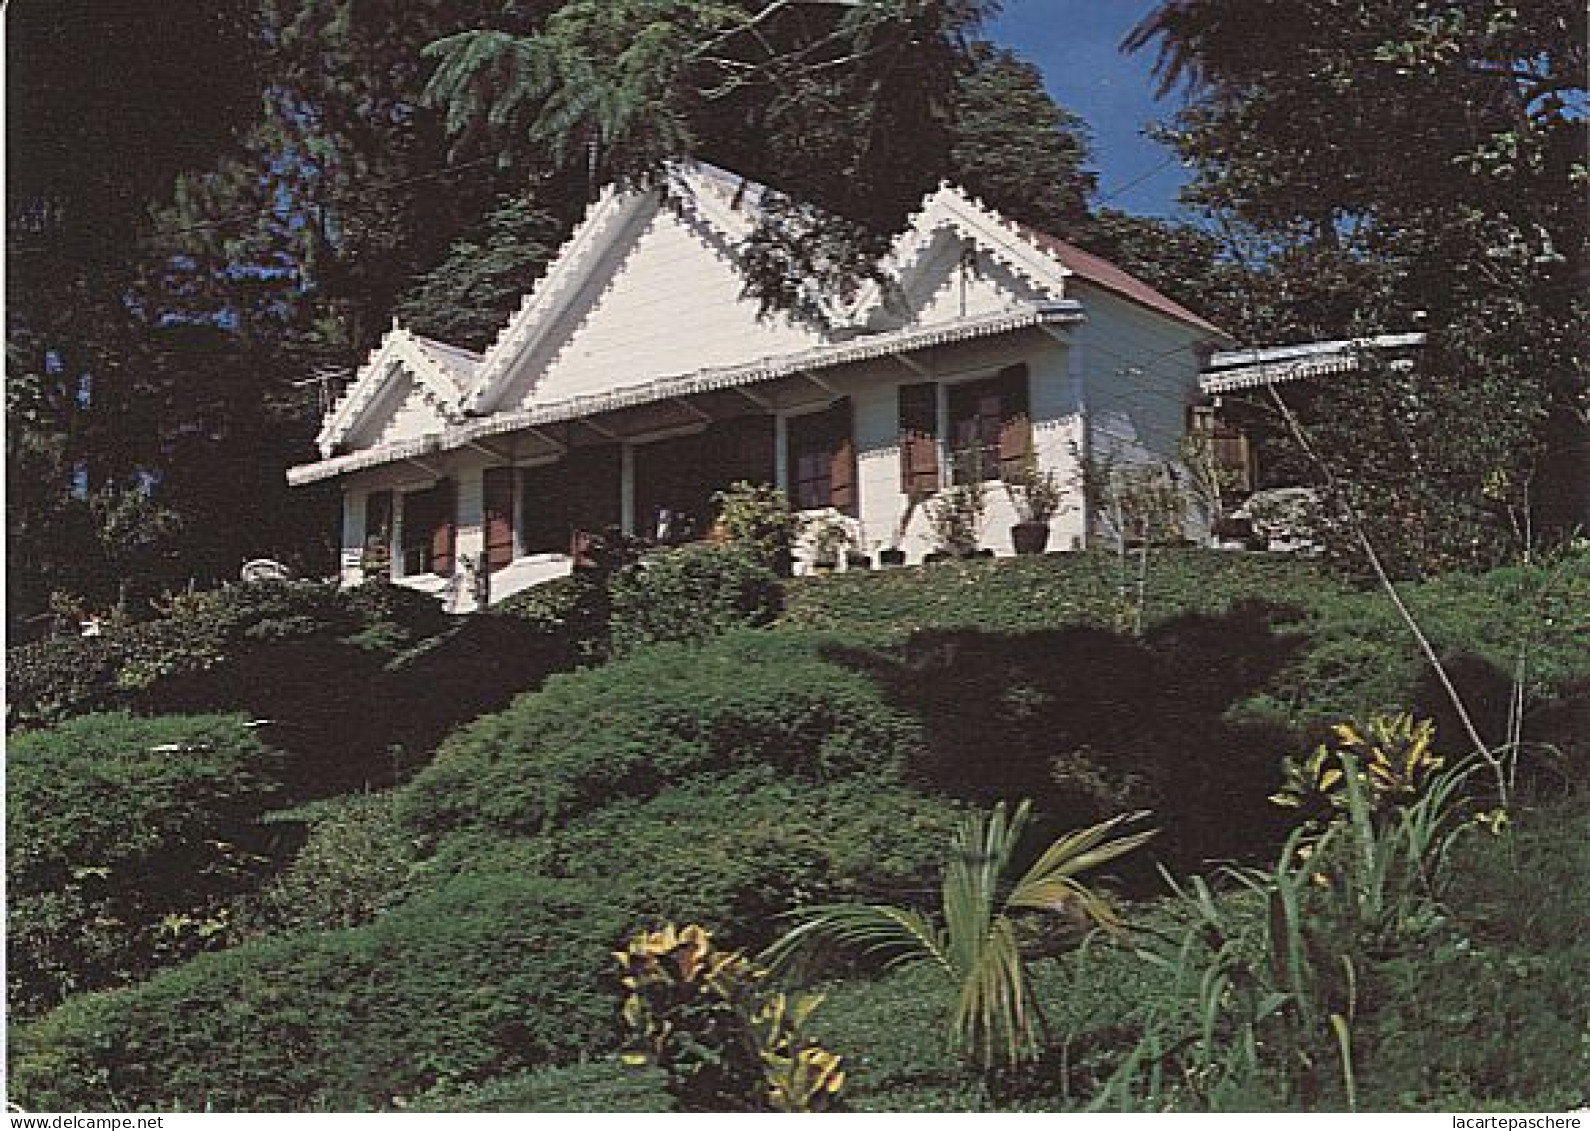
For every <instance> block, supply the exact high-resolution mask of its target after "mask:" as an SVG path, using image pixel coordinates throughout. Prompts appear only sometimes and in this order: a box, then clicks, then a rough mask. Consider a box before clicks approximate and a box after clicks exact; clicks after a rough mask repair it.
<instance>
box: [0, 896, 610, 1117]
mask: <svg viewBox="0 0 1590 1131" xmlns="http://www.w3.org/2000/svg"><path fill="white" fill-rule="evenodd" d="M622 933H623V924H622V923H621V922H620V921H619V919H618V917H617V915H616V914H615V913H614V912H612V911H610V910H608V909H607V905H606V901H605V900H604V899H603V897H602V893H601V892H600V891H599V890H597V889H592V888H588V887H585V886H584V885H581V884H576V883H572V882H568V881H550V880H544V879H540V878H537V877H533V876H503V875H497V876H489V875H483V876H472V877H465V878H462V879H459V880H456V881H453V882H451V883H448V884H446V885H443V886H441V887H439V888H438V889H437V890H436V891H434V892H432V893H430V894H428V895H426V896H424V897H423V898H417V899H415V900H413V901H411V902H409V903H406V904H404V905H402V906H401V907H399V908H397V909H395V910H393V911H392V912H390V913H388V914H386V915H384V916H382V917H381V918H379V919H377V920H376V921H375V922H374V923H372V924H370V925H368V926H366V927H359V928H354V929H351V930H345V931H329V932H314V933H308V934H304V935H299V936H295V937H291V938H286V939H281V940H272V941H267V942H260V943H251V944H248V945H245V946H241V947H238V948H236V949H233V950H230V951H225V952H222V953H220V954H212V955H204V956H202V957H200V958H198V959H196V960H195V961H193V962H191V963H189V964H188V965H186V966H183V967H181V968H180V969H177V970H172V971H168V972H166V973H163V974H159V975H156V976H155V977H154V978H151V979H150V980H149V981H147V982H145V983H143V984H142V985H139V986H137V987H134V988H132V989H127V990H121V991H117V992H114V993H104V994H94V995H88V996H84V997H80V998H75V999H73V1001H71V1002H70V1003H68V1004H67V1005H66V1006H65V1007H63V1008H62V1009H59V1010H57V1011H56V1012H54V1013H52V1014H51V1015H50V1016H49V1017H48V1018H46V1019H45V1020H44V1021H42V1022H40V1023H39V1024H38V1025H37V1026H35V1027H34V1028H33V1029H31V1030H30V1031H29V1032H28V1033H27V1034H26V1035H24V1036H23V1037H22V1038H21V1040H20V1041H19V1044H18V1046H17V1048H16V1050H15V1051H14V1052H13V1055H12V1058H11V1066H10V1067H11V1085H10V1086H11V1093H12V1095H14V1096H23V1097H26V1102H27V1103H28V1104H29V1105H30V1106H33V1107H36V1108H42V1109H44V1110H61V1109H67V1108H75V1109H82V1108H89V1109H92V1110H96V1111H109V1110H115V1109H118V1108H122V1107H133V1108H138V1109H143V1110H148V1109H152V1108H153V1109H161V1108H164V1109H173V1108H180V1109H182V1110H188V1111H195V1110H201V1109H203V1108H206V1107H210V1108H214V1109H216V1110H222V1111H240V1110H241V1111H287V1110H306V1109H307V1110H315V1109H317V1108H320V1109H330V1110H340V1111H348V1110H367V1109H373V1108H378V1107H388V1106H390V1105H391V1104H392V1103H393V1102H394V1101H395V1100H400V1099H401V1098H402V1097H406V1096H413V1095H416V1094H417V1093H420V1092H422V1091H425V1090H426V1089H429V1088H432V1087H435V1086H436V1085H437V1084H439V1083H444V1082H446V1083H453V1084H463V1083H469V1082H473V1081H480V1080H485V1079H488V1078H491V1077H493V1076H498V1075H503V1074H506V1073H510V1072H513V1071H516V1070H520V1069H524V1068H527V1067H530V1066H533V1065H536V1064H542V1063H548V1062H567V1061H572V1060H575V1059H577V1058H579V1057H580V1056H581V1055H588V1054H590V1053H592V1052H598V1051H600V1050H603V1049H605V1048H610V1047H612V1045H613V1043H614V1031H613V1020H614V1016H613V1005H612V1000H611V997H610V996H609V995H608V994H607V993H606V992H604V990H603V988H602V986H601V977H600V975H601V973H602V972H603V971H604V970H605V968H606V965H607V962H608V951H609V950H610V949H611V948H612V947H613V946H614V945H616V944H617V943H619V942H620V941H621V936H622Z"/></svg>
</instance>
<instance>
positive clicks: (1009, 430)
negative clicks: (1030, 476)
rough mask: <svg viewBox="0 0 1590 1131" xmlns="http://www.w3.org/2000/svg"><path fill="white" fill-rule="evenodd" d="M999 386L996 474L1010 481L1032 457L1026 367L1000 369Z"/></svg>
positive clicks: (1029, 398) (1013, 366)
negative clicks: (997, 460)
mask: <svg viewBox="0 0 1590 1131" xmlns="http://www.w3.org/2000/svg"><path fill="white" fill-rule="evenodd" d="M996 380H997V381H998V384H999V406H1000V421H999V474H1000V477H1001V478H1006V479H1008V478H1011V477H1012V476H1014V475H1017V474H1019V473H1020V472H1021V470H1022V468H1023V467H1024V466H1025V465H1026V463H1027V461H1028V460H1029V459H1030V458H1032V407H1031V406H1032V397H1031V393H1030V392H1029V390H1028V380H1027V366H1026V365H1012V366H1010V367H1009V368H1007V369H1001V370H1000V371H999V376H998V378H996Z"/></svg>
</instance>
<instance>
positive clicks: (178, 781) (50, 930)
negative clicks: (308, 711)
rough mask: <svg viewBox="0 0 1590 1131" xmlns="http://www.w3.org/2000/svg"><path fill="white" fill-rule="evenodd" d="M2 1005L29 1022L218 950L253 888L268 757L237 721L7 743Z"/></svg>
mask: <svg viewBox="0 0 1590 1131" xmlns="http://www.w3.org/2000/svg"><path fill="white" fill-rule="evenodd" d="M7 762H8V765H7V772H6V777H7V791H8V799H7V809H8V812H7V829H6V831H7V838H6V841H7V843H6V881H7V887H8V902H9V921H8V924H7V928H8V936H9V939H8V946H9V951H8V958H9V976H8V986H7V989H8V1000H9V1001H10V1003H11V1005H12V1007H13V1008H14V1009H18V1010H21V1011H24V1012H28V1011H33V1010H36V1009H39V1008H41V1007H44V1006H46V1005H49V1004H53V1003H54V1002H57V1001H59V1000H60V999H61V998H62V997H63V996H65V995H66V994H68V993H72V992H76V991H81V990H85V989H95V988H99V987H102V986H108V985H114V984H116V983H118V982H123V981H127V980H129V979H132V978H137V977H141V976H143V975H144V974H146V973H148V972H149V970H150V969H152V968H153V967H155V966H158V965H162V964H166V963H170V962H172V961H174V960H176V959H179V958H182V957H184V956H186V955H188V954H191V953H193V952H195V951H197V950H201V949H204V948H206V947H208V946H213V945H215V943H216V942H218V941H220V940H221V939H222V938H223V937H224V935H225V932H226V930H227V928H228V920H227V914H226V904H227V903H228V902H229V901H230V900H231V899H232V898H233V897H235V896H236V895H237V894H238V893H239V892H241V891H245V890H247V889H249V888H250V887H252V886H253V885H254V884H255V883H256V882H257V880H258V877H259V875H260V872H261V865H262V864H263V863H266V861H265V860H264V858H263V857H262V856H261V855H260V853H261V851H262V850H263V849H264V847H265V836H264V830H262V829H261V828H260V826H259V824H258V821H259V817H260V815H261V814H262V813H263V812H264V811H265V809H266V807H267V806H269V805H270V804H271V803H272V801H273V800H274V796H275V794H276V792H277V784H276V780H275V772H276V770H277V769H278V763H279V756H278V755H276V753H275V752H274V751H272V750H270V749H269V748H268V747H266V746H265V745H264V743H262V742H261V741H260V740H259V738H258V736H257V735H256V734H255V732H254V731H252V730H250V729H248V728H247V727H245V726H244V720H243V719H242V718H240V717H234V716H194V717H181V718H152V719H135V718H131V717H129V716H127V715H89V716H85V717H83V718H80V719H73V720H71V721H69V722H66V723H63V724H61V725H60V726H59V727H57V728H55V729H53V730H47V731H34V732H31V733H28V734H23V735H19V736H17V737H16V738H14V739H13V740H12V742H11V743H10V748H9V750H8V758H7Z"/></svg>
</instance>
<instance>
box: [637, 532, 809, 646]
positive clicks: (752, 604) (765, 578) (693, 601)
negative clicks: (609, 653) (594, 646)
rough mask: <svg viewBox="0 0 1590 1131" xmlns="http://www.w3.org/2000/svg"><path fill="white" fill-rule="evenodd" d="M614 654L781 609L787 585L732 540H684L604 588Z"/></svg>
mask: <svg viewBox="0 0 1590 1131" xmlns="http://www.w3.org/2000/svg"><path fill="white" fill-rule="evenodd" d="M608 590H609V595H610V601H611V612H610V614H609V618H608V629H609V637H610V640H611V646H612V649H613V651H614V652H616V653H619V654H622V653H625V652H632V651H634V650H635V649H636V648H639V647H641V646H642V645H645V644H656V643H659V642H661V641H666V640H705V639H707V638H708V637H711V636H716V635H717V634H719V633H720V632H723V631H725V630H727V629H730V628H735V627H738V626H742V625H749V626H752V627H759V626H761V625H765V624H767V623H769V622H770V621H771V620H772V619H773V618H774V617H775V616H777V615H778V613H779V610H780V608H781V607H782V604H783V599H784V590H783V587H782V586H781V585H780V584H779V580H778V578H777V576H775V575H774V573H773V571H772V570H771V569H769V568H768V566H766V565H764V564H763V563H762V562H760V561H759V560H757V558H756V557H755V556H754V555H753V554H752V553H751V552H750V551H749V550H742V549H738V548H735V547H732V546H714V545H699V546H683V547H680V548H679V549H677V550H670V551H669V552H667V553H664V554H659V555H657V556H656V557H652V558H648V559H646V560H645V561H643V562H642V563H641V565H640V566H639V567H638V568H635V569H628V570H624V571H623V572H621V573H619V574H617V575H616V576H614V578H613V579H612V581H611V582H610V583H609V586H608Z"/></svg>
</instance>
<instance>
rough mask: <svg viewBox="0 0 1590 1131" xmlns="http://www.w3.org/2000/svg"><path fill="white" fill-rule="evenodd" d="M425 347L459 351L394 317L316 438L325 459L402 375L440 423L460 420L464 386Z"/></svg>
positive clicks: (450, 366) (444, 363)
mask: <svg viewBox="0 0 1590 1131" xmlns="http://www.w3.org/2000/svg"><path fill="white" fill-rule="evenodd" d="M422 343H429V344H430V345H432V346H443V347H444V348H446V349H451V350H456V349H457V347H451V346H445V345H444V343H440V342H434V343H433V342H431V339H429V338H421V337H419V336H418V335H417V334H414V333H413V332H412V331H410V330H408V329H407V328H405V327H404V326H403V325H402V324H401V323H400V322H399V321H398V319H397V317H396V316H395V315H394V316H393V318H392V327H391V329H389V330H387V332H386V333H385V334H383V335H382V336H381V340H380V341H379V342H378V343H376V345H375V347H374V348H373V349H371V350H370V352H369V354H368V355H367V356H366V358H365V362H364V364H363V365H361V366H360V367H359V370H358V372H357V373H355V374H354V379H353V383H352V384H350V385H349V386H348V388H347V390H346V391H345V392H344V393H343V394H342V397H341V398H340V399H339V400H338V401H337V402H336V403H335V404H334V405H332V407H331V411H330V412H328V413H327V414H326V420H325V424H324V425H323V426H322V427H321V429H320V434H319V435H318V436H316V437H315V444H316V446H318V447H319V448H320V451H321V453H322V454H323V455H325V456H328V457H329V456H330V454H331V453H332V452H333V451H334V450H335V449H336V447H337V445H339V444H341V443H343V442H344V441H345V440H346V439H347V438H348V436H349V435H350V434H351V433H352V432H353V431H354V429H355V428H357V427H358V426H359V424H360V422H361V421H363V420H364V418H365V417H366V415H367V414H368V413H369V412H370V410H371V409H372V408H373V407H374V406H375V405H376V403H377V402H378V401H379V400H380V399H381V395H382V394H383V393H384V392H386V391H387V390H388V389H389V388H391V387H392V385H393V383H394V382H396V381H398V380H399V379H400V377H401V375H403V374H406V375H407V376H408V377H409V378H411V379H412V380H413V382H414V385H415V387H416V388H417V389H418V390H419V391H420V394H421V396H423V397H424V399H425V400H426V401H427V402H428V403H429V404H430V405H431V406H432V407H433V408H434V409H435V410H436V412H437V414H438V415H439V416H440V417H441V418H442V419H444V420H447V421H453V420H457V419H459V418H460V413H459V411H458V396H459V392H460V383H459V381H458V378H457V375H456V372H455V369H454V367H453V366H452V365H450V364H448V363H446V362H444V361H442V360H441V359H439V358H438V357H437V356H436V355H435V354H434V353H433V352H431V350H429V349H427V348H426V345H425V344H422ZM460 352H467V351H460Z"/></svg>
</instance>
